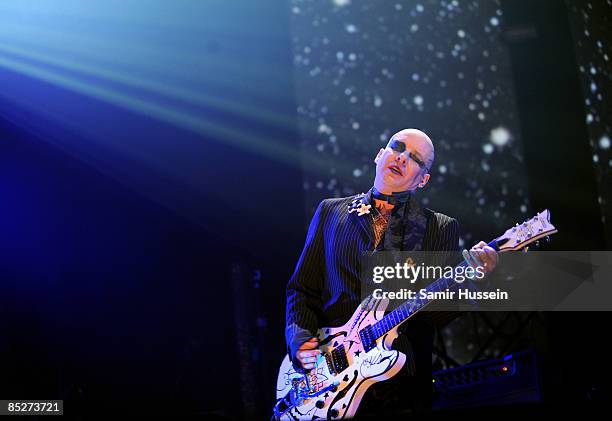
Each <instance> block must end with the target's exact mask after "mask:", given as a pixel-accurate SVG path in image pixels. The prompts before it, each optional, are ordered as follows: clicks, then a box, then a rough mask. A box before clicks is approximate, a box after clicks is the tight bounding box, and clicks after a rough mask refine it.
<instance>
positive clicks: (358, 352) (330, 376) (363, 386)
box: [275, 298, 406, 420]
mask: <svg viewBox="0 0 612 421" xmlns="http://www.w3.org/2000/svg"><path fill="white" fill-rule="evenodd" d="M368 303H370V305H369V307H367V304H368ZM387 304H388V301H386V300H374V299H372V298H370V299H366V300H364V302H363V303H362V304H361V305H360V306H359V307H358V308H357V310H356V311H355V313H354V314H353V316H352V317H351V319H350V320H349V321H348V323H346V324H345V325H344V326H341V327H335V328H322V329H319V330H318V331H317V338H318V339H319V344H320V346H319V349H320V350H321V352H322V354H321V356H319V358H318V361H317V366H316V368H314V369H312V370H310V371H309V372H308V374H306V375H304V374H300V373H297V372H296V371H295V369H294V368H293V365H292V364H291V361H290V360H289V356H286V357H285V359H284V360H283V363H282V364H281V368H280V373H279V376H278V380H277V383H276V398H277V400H279V402H280V403H282V402H281V400H283V399H285V400H287V402H286V405H278V404H277V408H279V407H283V406H284V407H286V408H287V410H286V412H284V413H283V412H282V410H280V411H277V408H275V412H277V413H276V416H277V418H279V419H283V420H305V419H308V420H313V419H317V418H322V419H345V418H352V417H353V416H355V413H356V412H357V408H358V407H359V403H360V402H361V399H362V398H363V395H364V394H365V392H366V390H368V388H369V387H370V386H371V385H372V384H374V383H377V382H381V381H384V380H387V379H389V378H391V377H393V376H394V375H395V374H397V373H398V372H399V370H400V369H401V368H402V367H403V366H404V364H405V362H406V355H404V354H403V353H401V352H399V351H395V350H392V349H391V344H392V343H393V341H394V340H395V338H397V328H395V329H393V330H391V331H390V332H389V333H387V334H386V335H385V336H383V337H381V338H378V339H377V340H376V346H375V347H374V348H373V349H370V350H369V351H368V352H366V350H365V349H364V346H363V344H362V338H361V337H360V335H359V330H360V329H362V328H364V327H366V326H368V325H373V324H374V323H375V322H377V321H378V320H380V318H382V316H383V315H384V310H385V309H386V307H387ZM342 349H343V350H344V355H345V356H346V363H344V362H343V361H338V362H339V363H340V364H339V365H334V363H333V362H331V363H330V359H332V358H333V357H332V355H334V354H333V352H332V351H334V350H336V354H338V352H337V351H338V350H342ZM325 354H327V357H325V356H324V355H325ZM338 355H339V358H341V357H340V354H338ZM343 363H344V364H343ZM344 365H347V367H346V368H344V369H343V370H342V371H339V372H335V370H334V366H335V367H339V368H342V367H343V366H344ZM306 376H308V379H306ZM300 394H303V395H302V396H305V397H300V396H299V395H300ZM309 395H310V396H312V397H308V396H309ZM313 395H314V396H313Z"/></svg>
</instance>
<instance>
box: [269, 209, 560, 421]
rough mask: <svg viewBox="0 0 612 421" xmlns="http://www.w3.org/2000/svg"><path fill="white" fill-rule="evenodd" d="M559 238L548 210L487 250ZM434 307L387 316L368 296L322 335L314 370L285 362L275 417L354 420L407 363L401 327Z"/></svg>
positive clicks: (447, 284) (409, 305) (446, 281)
mask: <svg viewBox="0 0 612 421" xmlns="http://www.w3.org/2000/svg"><path fill="white" fill-rule="evenodd" d="M556 232H557V230H556V228H555V227H554V226H553V225H552V224H551V223H550V212H549V211H548V210H544V211H543V212H540V213H538V214H537V215H536V216H534V217H533V218H531V219H529V220H527V221H525V222H523V223H522V224H520V225H518V224H517V225H516V226H514V227H512V228H510V229H508V230H507V231H506V232H505V233H504V234H503V235H502V236H500V237H497V238H496V239H494V240H493V241H491V242H490V243H489V246H491V247H493V249H495V250H497V251H498V252H500V253H502V252H506V251H517V250H521V249H523V250H524V251H526V250H527V248H528V247H527V246H528V245H530V244H532V243H534V242H537V241H539V240H540V239H542V238H544V237H546V238H547V239H548V237H549V236H550V235H551V234H554V233H556ZM461 265H463V266H465V265H467V263H466V262H462V263H461V264H460V266H461ZM455 273H456V272H455ZM456 285H457V282H455V281H454V279H453V278H452V277H443V278H440V279H438V280H436V281H434V282H432V283H431V284H430V285H429V286H428V287H427V290H428V291H444V290H445V289H446V288H449V289H450V288H454V287H456ZM428 295H429V294H428ZM432 295H433V294H432ZM432 301H433V300H424V299H422V298H420V299H418V300H408V301H405V302H404V303H402V304H401V305H399V306H398V307H397V308H395V309H394V310H392V311H390V312H387V314H385V309H386V307H387V305H388V300H385V299H375V298H374V297H373V296H371V295H370V296H369V297H367V298H366V299H365V300H364V301H363V303H362V304H361V305H360V306H359V307H358V308H357V309H356V310H355V313H354V314H353V316H352V317H351V319H350V320H349V321H348V322H347V323H346V324H345V325H344V326H340V327H330V328H321V329H319V330H318V331H317V338H318V340H319V350H320V351H321V354H320V355H319V356H318V358H317V362H316V366H315V368H314V369H312V370H310V371H308V372H307V373H305V374H302V373H298V372H296V371H295V369H294V368H293V365H292V363H291V360H290V359H289V356H288V355H287V356H285V359H284V360H283V362H282V364H281V367H280V372H279V375H278V380H277V383H276V399H277V403H276V405H275V406H274V417H275V418H276V419H280V420H305V419H308V420H314V419H318V418H322V419H345V418H352V417H353V416H355V414H356V412H357V409H358V407H359V403H360V402H361V399H362V398H363V396H364V394H365V392H366V390H367V389H368V388H369V387H370V386H371V385H372V384H374V383H377V382H381V381H384V380H388V379H390V378H391V377H393V376H394V375H396V374H397V373H398V372H399V371H400V369H401V368H402V367H403V366H404V364H405V362H406V355H405V354H403V353H402V352H399V351H396V350H393V349H391V344H392V343H393V341H394V340H395V338H397V336H398V332H397V329H398V327H399V326H400V325H401V324H402V323H404V322H405V321H407V320H409V319H410V318H411V317H412V316H414V315H415V314H416V313H417V312H419V311H420V310H421V309H422V308H423V307H425V306H426V305H428V304H429V303H430V302H432ZM349 349H350V352H348V351H349Z"/></svg>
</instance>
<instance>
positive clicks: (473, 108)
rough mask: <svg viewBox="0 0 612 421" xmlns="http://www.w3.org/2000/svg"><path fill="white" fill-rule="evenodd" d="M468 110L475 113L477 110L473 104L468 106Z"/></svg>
mask: <svg viewBox="0 0 612 421" xmlns="http://www.w3.org/2000/svg"><path fill="white" fill-rule="evenodd" d="M468 109H469V110H470V111H474V110H475V109H476V105H474V104H472V103H471V102H470V103H469V104H468Z"/></svg>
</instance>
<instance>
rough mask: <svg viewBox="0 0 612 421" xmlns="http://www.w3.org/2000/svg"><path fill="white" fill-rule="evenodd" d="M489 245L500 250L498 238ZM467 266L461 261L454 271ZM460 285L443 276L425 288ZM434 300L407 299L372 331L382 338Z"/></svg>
mask: <svg viewBox="0 0 612 421" xmlns="http://www.w3.org/2000/svg"><path fill="white" fill-rule="evenodd" d="M488 245H489V246H490V247H492V248H493V249H494V250H496V251H499V247H498V244H497V239H495V240H493V241H491V242H490V243H489V244H488ZM467 266H468V264H467V262H465V261H463V262H461V263H459V264H458V265H457V266H455V270H453V273H457V272H458V271H457V268H465V267H467ZM459 285H460V283H458V282H456V281H455V278H454V277H453V276H448V277H442V278H439V279H437V280H435V281H433V282H432V283H431V284H429V285H428V286H427V287H425V288H424V289H425V290H426V292H428V293H430V292H432V293H435V292H441V291H446V290H452V289H453V288H457V287H458V286H459ZM424 295H425V296H426V297H430V296H431V297H435V296H436V294H424ZM434 301H437V300H436V299H434V298H418V297H417V298H415V299H411V300H406V301H404V302H403V303H402V304H400V305H399V306H398V307H396V308H395V309H393V310H392V311H390V312H389V313H387V314H386V315H385V316H384V317H383V318H382V319H380V320H379V321H378V322H376V323H374V324H373V325H372V332H373V333H374V335H375V337H377V338H380V337H381V336H383V335H385V334H386V333H388V332H389V331H390V330H391V329H393V328H395V327H397V326H400V325H401V324H402V323H404V322H405V321H406V320H408V319H409V318H410V317H412V316H413V315H415V314H416V313H418V312H419V311H421V310H422V309H423V308H425V307H426V306H427V305H429V304H431V303H432V302H434Z"/></svg>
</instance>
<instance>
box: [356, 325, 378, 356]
mask: <svg viewBox="0 0 612 421" xmlns="http://www.w3.org/2000/svg"><path fill="white" fill-rule="evenodd" d="M359 337H360V338H361V345H362V346H363V349H364V351H365V352H369V351H370V350H371V349H372V348H375V347H376V338H374V333H373V332H372V326H366V327H364V328H363V329H361V330H360V331H359Z"/></svg>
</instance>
